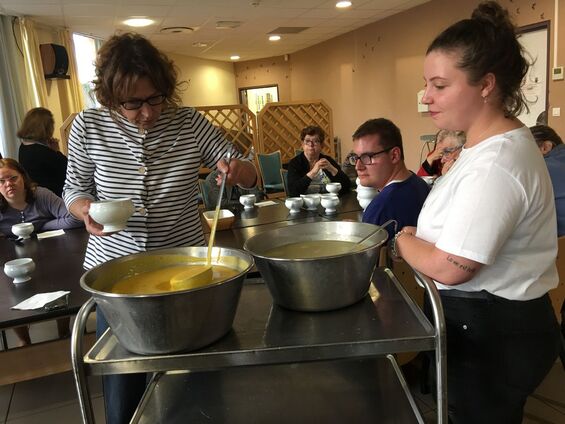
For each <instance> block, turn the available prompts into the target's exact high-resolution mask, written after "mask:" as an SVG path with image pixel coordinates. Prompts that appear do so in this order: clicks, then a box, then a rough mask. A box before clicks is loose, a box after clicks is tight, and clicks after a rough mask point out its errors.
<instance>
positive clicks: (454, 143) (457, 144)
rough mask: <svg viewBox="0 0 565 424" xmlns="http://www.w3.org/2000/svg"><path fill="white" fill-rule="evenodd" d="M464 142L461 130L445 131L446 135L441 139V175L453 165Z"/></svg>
mask: <svg viewBox="0 0 565 424" xmlns="http://www.w3.org/2000/svg"><path fill="white" fill-rule="evenodd" d="M442 131H445V130H442ZM464 144H465V133H464V132H463V131H447V135H446V136H445V137H444V139H443V149H442V152H441V159H440V161H441V175H445V174H446V173H447V171H449V169H450V168H451V167H452V166H453V164H454V163H455V161H456V160H457V158H458V157H459V154H460V153H461V149H462V148H463V145H464Z"/></svg>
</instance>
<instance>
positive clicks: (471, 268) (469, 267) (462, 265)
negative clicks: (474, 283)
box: [447, 256, 477, 274]
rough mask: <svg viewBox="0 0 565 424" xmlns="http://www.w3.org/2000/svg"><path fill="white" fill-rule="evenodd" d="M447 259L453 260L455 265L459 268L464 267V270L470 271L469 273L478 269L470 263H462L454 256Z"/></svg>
mask: <svg viewBox="0 0 565 424" xmlns="http://www.w3.org/2000/svg"><path fill="white" fill-rule="evenodd" d="M447 261H448V262H451V263H452V264H453V265H455V266H456V267H458V268H459V269H462V270H463V271H466V272H468V273H469V274H473V273H474V272H475V271H476V270H477V269H476V268H473V267H471V266H469V265H465V264H462V263H460V262H459V261H458V260H457V259H455V258H454V257H453V256H448V257H447Z"/></svg>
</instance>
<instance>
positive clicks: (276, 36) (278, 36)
mask: <svg viewBox="0 0 565 424" xmlns="http://www.w3.org/2000/svg"><path fill="white" fill-rule="evenodd" d="M280 39H281V36H280V35H270V36H269V41H279V40H280Z"/></svg>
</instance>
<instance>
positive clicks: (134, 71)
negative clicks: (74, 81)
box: [63, 33, 257, 424]
mask: <svg viewBox="0 0 565 424" xmlns="http://www.w3.org/2000/svg"><path fill="white" fill-rule="evenodd" d="M94 85H95V88H94V93H95V95H96V98H97V99H98V101H99V103H100V104H101V105H102V106H103V107H102V108H100V109H89V110H85V111H83V112H81V113H80V114H79V115H78V116H77V117H76V118H75V120H74V123H73V126H72V129H71V133H70V136H69V162H68V168H67V179H66V183H65V187H64V194H63V197H64V200H65V202H66V204H67V207H68V208H69V210H70V211H71V212H72V213H73V215H75V216H77V217H80V218H81V219H83V220H84V222H85V225H86V229H87V230H88V231H89V232H90V234H91V237H90V240H89V242H88V247H87V250H86V256H85V262H84V266H85V268H87V269H88V268H91V267H93V266H96V265H98V264H101V263H103V262H106V261H108V260H110V259H113V258H117V257H120V256H123V255H127V254H131V253H135V252H141V251H145V250H152V249H159V248H170V247H176V246H193V245H202V244H204V236H203V233H202V228H201V223H200V219H199V216H198V207H197V187H198V185H197V183H198V169H199V168H200V166H201V165H204V166H206V167H211V168H214V167H216V166H217V169H218V170H219V171H221V172H227V183H229V184H232V185H235V184H239V185H241V186H243V187H251V186H254V185H255V182H256V179H257V176H256V171H255V167H254V166H253V165H252V164H251V163H250V162H247V161H243V160H239V159H237V156H238V155H237V154H236V159H233V160H232V161H231V162H230V164H229V166H228V164H227V163H226V162H225V161H224V160H223V159H222V158H223V157H225V155H226V153H227V152H228V151H229V150H230V149H231V144H230V143H229V142H228V141H226V140H225V139H224V138H223V137H222V135H221V134H220V133H219V131H218V130H217V129H216V128H214V126H212V125H211V124H210V123H209V122H208V120H207V119H206V118H204V117H203V116H202V115H200V114H199V113H198V112H197V111H196V110H195V109H193V108H190V107H181V106H180V103H181V99H180V96H179V91H178V89H179V83H177V72H176V69H175V67H174V65H173V63H172V61H171V60H169V59H168V58H167V57H166V56H165V55H164V54H163V53H161V52H159V51H158V50H157V49H156V48H155V47H154V46H153V45H152V44H151V43H150V42H149V41H148V40H146V39H145V38H143V37H142V36H140V35H137V34H129V33H127V34H122V35H118V36H113V37H112V38H110V39H109V40H108V41H107V42H106V43H105V44H104V45H103V46H102V47H101V48H100V50H99V52H98V56H97V59H96V80H95V81H94ZM121 197H129V198H131V199H132V200H133V203H134V205H135V213H134V214H133V216H132V217H131V218H130V219H129V221H128V224H127V228H126V229H125V230H124V231H121V232H118V233H113V234H107V233H104V232H103V231H102V228H103V227H102V226H101V225H100V224H98V223H97V222H95V221H94V220H93V219H92V218H91V217H90V216H89V215H88V210H89V206H90V203H91V202H93V201H96V200H107V199H117V198H121ZM100 318H103V317H102V316H101V315H100V316H99V320H98V321H99V322H100V323H101V324H100V325H99V326H98V332H99V334H101V333H102V332H103V331H104V330H105V328H106V326H107V325H106V324H105V322H104V320H103V319H100ZM144 382H145V375H137V376H136V375H134V376H131V378H130V376H111V377H106V378H105V381H104V390H105V399H106V415H107V422H108V424H112V423H118V422H129V419H130V418H131V415H132V413H133V411H134V410H135V407H136V406H137V403H138V401H139V398H140V396H141V394H142V393H143V390H144V388H145V384H144Z"/></svg>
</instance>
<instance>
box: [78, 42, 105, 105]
mask: <svg viewBox="0 0 565 424" xmlns="http://www.w3.org/2000/svg"><path fill="white" fill-rule="evenodd" d="M73 41H74V43H75V52H76V62H77V68H78V80H79V82H80V85H81V87H82V94H83V97H84V103H85V106H86V107H87V108H90V107H100V104H99V103H98V102H97V101H96V98H95V97H94V93H93V92H92V89H93V88H94V84H93V83H92V81H93V80H94V79H95V78H96V74H95V73H94V62H95V60H96V52H97V51H98V48H99V47H100V44H101V42H100V40H98V39H96V38H92V37H87V36H85V35H81V34H73Z"/></svg>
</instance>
